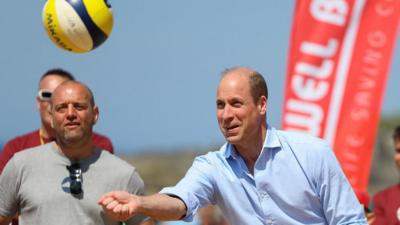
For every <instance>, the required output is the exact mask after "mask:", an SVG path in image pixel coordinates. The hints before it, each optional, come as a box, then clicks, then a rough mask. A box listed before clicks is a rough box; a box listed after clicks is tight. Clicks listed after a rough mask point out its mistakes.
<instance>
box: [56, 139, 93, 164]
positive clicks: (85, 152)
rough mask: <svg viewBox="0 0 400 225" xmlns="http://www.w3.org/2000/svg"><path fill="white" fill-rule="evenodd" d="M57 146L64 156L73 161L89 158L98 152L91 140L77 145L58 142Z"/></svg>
mask: <svg viewBox="0 0 400 225" xmlns="http://www.w3.org/2000/svg"><path fill="white" fill-rule="evenodd" d="M57 146H58V148H59V150H60V152H61V153H62V154H64V155H65V156H66V157H68V158H70V159H73V160H80V159H84V158H87V157H89V156H91V155H92V154H93V153H94V152H95V151H96V147H95V146H94V145H93V143H92V141H91V140H90V141H88V142H86V143H77V144H68V143H60V142H59V141H57Z"/></svg>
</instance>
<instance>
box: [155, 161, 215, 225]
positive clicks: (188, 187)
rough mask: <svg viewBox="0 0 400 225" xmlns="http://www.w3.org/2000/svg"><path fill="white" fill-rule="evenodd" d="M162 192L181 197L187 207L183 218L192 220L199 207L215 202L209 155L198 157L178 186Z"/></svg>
mask: <svg viewBox="0 0 400 225" xmlns="http://www.w3.org/2000/svg"><path fill="white" fill-rule="evenodd" d="M160 193H162V194H167V195H172V196H177V197H178V198H180V199H181V200H182V201H183V202H184V203H185V205H186V208H187V212H186V215H185V217H184V218H183V220H184V221H187V222H190V221H192V220H193V217H194V214H195V213H196V212H197V210H198V209H199V208H201V207H204V206H206V205H209V204H213V203H214V202H215V200H214V177H213V175H212V165H211V163H210V160H209V159H208V158H207V155H205V156H199V157H197V158H196V159H195V160H194V162H193V165H192V166H191V167H190V169H189V170H188V172H187V173H186V175H185V176H184V177H183V178H182V179H181V180H180V181H179V182H178V184H177V185H176V186H174V187H166V188H164V189H162V190H161V191H160Z"/></svg>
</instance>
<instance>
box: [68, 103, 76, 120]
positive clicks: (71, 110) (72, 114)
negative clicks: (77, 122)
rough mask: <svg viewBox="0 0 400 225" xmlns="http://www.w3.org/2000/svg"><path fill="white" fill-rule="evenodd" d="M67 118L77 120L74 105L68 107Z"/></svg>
mask: <svg viewBox="0 0 400 225" xmlns="http://www.w3.org/2000/svg"><path fill="white" fill-rule="evenodd" d="M67 118H68V119H75V118H76V111H75V108H74V106H73V105H72V104H69V105H68V111H67Z"/></svg>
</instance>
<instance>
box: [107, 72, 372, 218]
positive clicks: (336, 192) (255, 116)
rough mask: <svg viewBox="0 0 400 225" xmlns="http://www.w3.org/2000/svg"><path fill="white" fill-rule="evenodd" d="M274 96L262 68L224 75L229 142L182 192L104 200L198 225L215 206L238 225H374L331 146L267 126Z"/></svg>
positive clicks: (222, 121)
mask: <svg viewBox="0 0 400 225" xmlns="http://www.w3.org/2000/svg"><path fill="white" fill-rule="evenodd" d="M267 99H268V90H267V85H266V82H265V81H264V79H263V77H262V75H261V74H259V73H258V72H257V71H254V70H252V69H249V68H244V67H237V68H232V69H228V70H226V71H224V73H223V76H222V79H221V81H220V84H219V87H218V91H217V100H216V106H217V119H218V124H219V127H220V129H221V132H222V133H223V135H224V137H225V139H226V140H227V143H226V144H225V145H223V146H222V147H221V149H220V150H219V151H215V152H209V153H208V154H206V155H203V156H200V157H197V158H196V159H195V160H194V163H193V165H192V167H191V168H190V169H189V170H188V172H187V173H186V175H185V177H184V178H183V179H182V180H181V181H180V182H179V183H178V184H177V185H176V186H175V187H168V188H164V189H163V190H162V191H161V192H160V193H159V194H156V195H151V196H146V197H141V196H135V195H130V194H127V193H125V192H111V193H107V194H105V195H104V196H103V197H102V198H101V199H100V200H99V203H100V204H101V205H102V206H103V208H104V210H105V211H106V212H107V213H108V214H109V215H110V216H112V217H113V218H115V219H120V220H123V219H126V218H128V217H130V216H133V215H136V214H137V213H143V214H145V215H148V216H151V217H154V218H156V219H159V220H177V219H182V220H184V221H191V220H192V219H193V216H194V214H195V213H196V212H197V210H198V209H199V208H201V207H204V206H207V205H209V204H216V205H218V206H219V207H220V208H221V210H222V212H223V214H224V215H225V216H226V217H227V219H228V220H229V222H230V224H232V225H244V224H249V225H258V224H260V225H265V224H278V225H283V224H287V225H296V224H315V225H317V224H318V225H322V224H346V225H349V224H367V222H366V219H365V217H364V214H363V209H362V207H361V205H360V204H359V202H358V200H357V198H356V196H355V194H354V192H353V191H352V188H351V186H350V184H349V182H348V181H347V179H346V177H345V176H344V174H343V172H342V170H341V168H340V166H339V164H338V162H337V160H336V158H335V156H334V154H333V151H332V149H331V148H330V147H329V145H328V144H327V143H326V142H325V141H323V140H321V139H318V138H315V137H311V136H308V135H305V134H299V133H292V132H284V131H278V130H276V129H274V128H272V127H270V126H268V125H267V122H266V112H267Z"/></svg>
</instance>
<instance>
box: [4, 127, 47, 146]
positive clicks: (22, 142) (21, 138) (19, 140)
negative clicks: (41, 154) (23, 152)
mask: <svg viewBox="0 0 400 225" xmlns="http://www.w3.org/2000/svg"><path fill="white" fill-rule="evenodd" d="M32 138H39V130H34V131H31V132H28V133H24V134H21V135H18V136H15V137H14V138H12V139H10V140H8V141H7V143H6V144H5V145H13V146H16V145H17V146H27V143H28V142H29V141H30V140H31V139H32ZM28 147H33V146H28Z"/></svg>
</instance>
